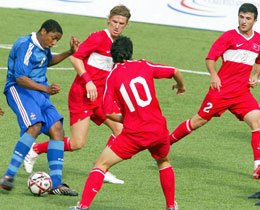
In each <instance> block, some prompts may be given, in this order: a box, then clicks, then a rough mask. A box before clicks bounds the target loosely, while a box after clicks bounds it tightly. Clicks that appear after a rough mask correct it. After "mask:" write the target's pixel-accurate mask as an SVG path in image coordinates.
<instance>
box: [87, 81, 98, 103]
mask: <svg viewBox="0 0 260 210" xmlns="http://www.w3.org/2000/svg"><path fill="white" fill-rule="evenodd" d="M86 90H87V98H89V99H90V101H95V100H96V99H97V97H98V93H97V88H96V85H95V84H94V83H93V82H92V81H89V82H88V83H87V84H86Z"/></svg>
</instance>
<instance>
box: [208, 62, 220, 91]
mask: <svg viewBox="0 0 260 210" xmlns="http://www.w3.org/2000/svg"><path fill="white" fill-rule="evenodd" d="M206 66H207V68H208V71H209V73H210V75H211V81H210V87H211V89H217V90H218V91H220V88H221V86H222V85H221V80H220V78H219V76H218V73H217V70H216V61H214V60H210V59H207V60H206Z"/></svg>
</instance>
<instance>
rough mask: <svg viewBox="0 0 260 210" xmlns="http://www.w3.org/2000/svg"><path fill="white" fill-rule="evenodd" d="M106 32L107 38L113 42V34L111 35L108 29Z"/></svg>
mask: <svg viewBox="0 0 260 210" xmlns="http://www.w3.org/2000/svg"><path fill="white" fill-rule="evenodd" d="M104 31H105V32H106V34H107V36H108V37H109V38H110V39H111V41H112V42H113V39H112V37H111V34H110V33H109V31H108V29H105V30H104Z"/></svg>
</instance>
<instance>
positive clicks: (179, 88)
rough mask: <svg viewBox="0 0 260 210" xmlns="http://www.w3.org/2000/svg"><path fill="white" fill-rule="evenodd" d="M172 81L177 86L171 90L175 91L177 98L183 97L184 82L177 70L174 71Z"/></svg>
mask: <svg viewBox="0 0 260 210" xmlns="http://www.w3.org/2000/svg"><path fill="white" fill-rule="evenodd" d="M173 78H174V80H175V81H176V82H177V84H174V85H173V86H172V90H174V89H175V88H176V89H177V96H180V95H183V94H184V93H185V91H186V87H185V85H184V81H183V78H182V75H181V72H180V71H179V70H178V69H175V74H174V75H173Z"/></svg>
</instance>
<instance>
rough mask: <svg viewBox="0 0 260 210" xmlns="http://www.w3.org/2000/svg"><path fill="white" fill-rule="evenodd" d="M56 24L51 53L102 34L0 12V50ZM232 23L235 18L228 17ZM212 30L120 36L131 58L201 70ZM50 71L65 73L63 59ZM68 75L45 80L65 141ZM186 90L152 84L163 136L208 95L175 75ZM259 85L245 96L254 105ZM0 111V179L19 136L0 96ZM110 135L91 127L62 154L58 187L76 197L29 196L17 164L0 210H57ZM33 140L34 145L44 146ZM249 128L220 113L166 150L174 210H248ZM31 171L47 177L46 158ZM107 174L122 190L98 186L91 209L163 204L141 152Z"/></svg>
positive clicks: (147, 30)
mask: <svg viewBox="0 0 260 210" xmlns="http://www.w3.org/2000/svg"><path fill="white" fill-rule="evenodd" d="M49 18H53V19H56V20H57V21H58V22H60V24H61V25H62V27H63V30H64V35H63V38H62V39H61V41H60V42H59V43H58V46H57V47H55V48H53V51H54V52H62V51H64V50H67V49H68V48H69V44H68V42H69V39H70V37H71V35H74V36H77V37H78V38H79V39H80V40H81V41H84V40H85V39H86V37H87V36H88V35H89V34H90V33H92V32H95V31H99V30H102V29H104V28H106V20H105V19H102V18H90V17H84V16H75V15H65V14H53V13H48V12H37V11H27V10H14V9H4V8H0V23H1V27H0V28H1V36H0V44H13V42H14V41H15V40H16V39H17V38H18V37H19V36H24V35H27V34H29V33H31V32H32V31H37V30H38V29H39V27H40V25H41V23H42V22H43V21H45V20H46V19H49ZM234 18H236V17H234ZM220 34H221V33H220V32H213V31H204V30H194V29H193V30H192V29H185V28H177V27H169V26H162V25H153V24H144V23H137V22H131V23H130V26H129V27H128V28H127V29H126V30H125V32H124V35H126V36H129V37H131V39H132V41H133V43H134V59H146V60H149V61H152V62H154V63H162V64H168V65H173V66H175V67H177V68H180V69H189V70H194V71H204V72H206V71H207V70H206V67H205V57H206V55H207V53H208V50H209V48H210V46H211V44H212V43H213V42H214V41H215V40H216V39H217V37H218V36H219V35H220ZM8 54H9V50H8V49H2V48H0V67H6V66H7V58H8ZM55 67H66V68H71V67H72V66H71V64H70V62H69V61H68V60H66V61H64V62H62V63H61V64H59V65H57V66H55ZM75 75H76V73H75V71H65V70H61V71H56V70H55V71H53V70H49V71H48V78H49V82H50V83H52V82H57V83H58V84H60V86H61V89H62V90H61V92H60V93H59V94H57V95H55V96H52V97H51V100H52V102H53V103H54V105H55V106H56V107H57V109H58V110H59V112H60V113H61V114H62V115H63V116H64V128H65V133H66V136H70V128H69V112H68V108H67V101H68V100H67V98H68V92H69V88H70V86H71V84H72V82H73V80H74V78H75ZM5 77H6V70H0V86H1V87H0V88H1V89H2V90H3V88H4V84H5ZM183 77H184V80H185V83H186V87H187V92H186V94H185V95H184V96H181V97H177V96H176V94H175V92H172V91H171V85H172V83H173V80H167V79H164V80H156V88H157V97H158V99H159V102H160V104H161V109H162V112H163V114H164V116H165V117H166V118H167V121H168V128H169V130H170V132H171V131H173V129H175V128H176V127H177V126H178V125H179V124H180V123H181V122H183V121H184V120H186V119H188V118H190V117H192V116H193V115H194V114H195V113H196V112H197V111H198V109H199V107H200V104H201V102H202V100H203V98H204V96H205V94H206V93H207V91H208V87H209V82H210V77H209V76H207V75H198V74H190V73H183ZM259 88H260V86H258V87H256V88H255V89H254V90H252V92H253V94H254V96H255V97H256V98H257V100H259V97H260V89H259ZM0 107H2V108H3V109H4V111H5V115H4V116H3V117H0V176H2V175H3V174H4V172H5V170H6V169H7V167H8V164H9V161H10V157H11V154H12V151H13V148H14V146H15V144H16V142H17V140H18V138H19V127H18V125H17V122H16V117H15V115H14V114H13V113H12V111H11V109H10V108H9V107H8V105H7V103H6V100H5V96H4V95H3V94H0ZM110 134H111V132H110V130H109V129H108V128H107V127H105V126H101V127H97V126H96V125H94V124H93V123H92V124H91V126H90V129H89V136H88V140H87V143H86V145H85V147H84V148H83V149H82V150H80V151H77V152H73V153H70V152H66V153H65V157H64V158H65V162H64V170H63V181H64V182H65V183H67V184H69V185H70V186H71V188H73V189H75V190H77V191H78V192H79V193H80V195H79V197H64V196H45V197H35V196H33V195H31V194H30V192H29V190H28V189H27V178H28V177H29V174H27V173H25V171H24V169H23V166H21V168H20V170H19V172H18V174H17V176H16V179H15V187H14V189H13V190H12V191H11V192H6V191H4V190H1V189H0V209H1V210H2V209H3V210H14V209H23V210H32V209H33V210H54V209H55V210H65V209H68V207H70V206H73V205H75V204H76V203H77V201H79V200H80V199H81V193H82V190H83V187H84V184H85V180H86V178H87V176H88V174H89V172H90V170H91V169H92V166H93V162H94V160H95V159H96V158H97V157H98V155H99V154H100V152H101V151H102V150H103V148H104V146H105V144H106V142H107V140H108V138H109V136H110ZM47 139H48V138H47V136H44V135H41V136H39V138H38V139H37V142H43V141H45V140H47ZM250 139H251V131H250V128H249V127H248V126H247V125H246V124H245V123H242V122H239V121H238V120H237V119H236V118H235V117H234V116H233V115H232V114H230V113H229V112H226V113H224V114H223V115H222V117H221V118H214V119H213V120H212V121H210V122H209V123H208V124H207V125H205V126H204V127H202V128H200V129H199V130H197V131H195V132H193V133H192V134H191V135H189V136H188V137H186V138H185V139H183V140H182V141H180V142H178V143H176V144H175V145H173V146H172V148H171V151H170V154H169V155H170V159H171V163H172V165H173V168H174V171H175V178H176V200H177V202H178V203H179V210H254V209H259V208H257V207H255V205H254V204H255V202H256V201H257V200H248V199H247V196H248V195H250V194H252V193H254V192H256V191H258V190H259V191H260V185H259V181H258V180H254V179H253V178H252V172H253V154H252V149H251V143H250V142H251V140H250ZM34 171H45V172H48V162H47V158H46V155H45V154H44V155H41V156H40V157H39V158H38V160H37V162H36V165H35V168H34ZM111 172H112V173H114V174H115V175H117V176H118V178H121V179H123V180H125V184H124V185H111V184H104V185H103V188H102V189H101V191H100V192H99V194H98V195H97V197H96V199H95V200H94V202H93V203H92V205H91V210H106V209H107V210H108V209H109V210H111V209H113V210H145V209H151V210H162V209H165V200H164V196H163V193H162V190H161V187H160V181H159V174H158V170H157V167H156V166H155V164H154V162H153V160H152V158H151V156H150V154H149V153H148V152H147V151H145V152H142V153H140V154H138V155H136V156H135V157H133V158H132V160H127V161H125V162H122V163H120V164H118V165H116V166H115V167H113V168H112V169H111Z"/></svg>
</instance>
